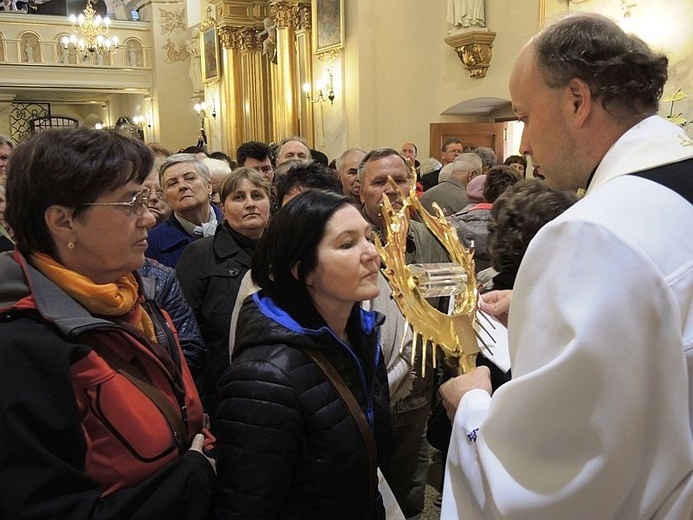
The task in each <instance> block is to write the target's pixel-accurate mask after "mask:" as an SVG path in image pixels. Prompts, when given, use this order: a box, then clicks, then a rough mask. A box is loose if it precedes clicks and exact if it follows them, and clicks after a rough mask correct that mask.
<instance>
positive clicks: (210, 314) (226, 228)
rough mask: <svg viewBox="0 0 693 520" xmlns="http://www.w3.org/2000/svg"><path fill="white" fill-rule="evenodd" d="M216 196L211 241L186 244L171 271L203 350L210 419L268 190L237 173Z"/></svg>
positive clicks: (248, 174)
mask: <svg viewBox="0 0 693 520" xmlns="http://www.w3.org/2000/svg"><path fill="white" fill-rule="evenodd" d="M219 195H220V199H221V203H222V204H221V205H222V209H223V212H224V221H223V223H222V224H221V225H220V226H219V227H218V228H217V232H216V234H215V235H214V236H213V237H209V238H204V239H202V240H198V241H197V242H195V243H193V244H190V246H189V247H188V248H187V249H186V250H185V251H184V252H183V255H182V256H181V258H180V260H179V261H178V265H177V266H176V271H177V273H178V279H179V281H180V285H181V287H182V289H183V293H184V294H185V297H186V299H187V300H188V303H189V304H190V306H191V307H192V309H193V311H194V312H195V316H196V317H197V322H198V323H199V325H200V330H201V331H202V338H203V339H204V342H205V345H206V346H207V357H206V360H205V363H204V368H203V373H202V385H201V391H202V394H203V395H202V399H203V402H204V404H205V410H206V411H207V412H208V413H209V415H210V418H212V419H213V418H214V413H215V411H216V394H217V384H218V382H219V378H220V377H221V374H223V373H224V370H225V369H226V367H228V366H229V326H230V322H231V314H232V312H233V306H234V302H235V301H236V295H237V294H238V289H239V287H240V284H241V280H242V279H243V275H244V274H245V273H246V272H247V271H248V270H249V269H250V263H251V260H252V258H253V255H254V254H255V247H256V245H257V241H258V240H259V239H260V237H261V236H262V234H263V233H264V231H265V228H266V227H267V223H268V222H269V211H270V186H269V184H268V183H267V181H266V180H265V178H264V177H263V176H262V175H261V174H260V173H259V172H258V171H257V170H254V169H252V168H239V169H237V170H234V171H233V172H232V173H231V174H229V175H228V176H227V177H226V178H225V179H224V181H223V182H222V183H221V187H220V189H219Z"/></svg>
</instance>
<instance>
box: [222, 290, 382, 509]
mask: <svg viewBox="0 0 693 520" xmlns="http://www.w3.org/2000/svg"><path fill="white" fill-rule="evenodd" d="M359 321H360V323H358V322H359ZM238 323H239V326H238V331H237V343H236V349H235V350H234V359H233V362H232V363H231V366H230V367H229V369H228V370H227V371H226V372H225V373H224V376H223V378H222V380H221V383H220V387H219V409H218V413H217V427H218V430H217V432H218V434H217V436H218V439H217V440H218V444H217V451H216V454H217V461H218V466H217V468H218V479H219V487H220V489H219V503H218V507H217V518H219V519H221V518H262V519H272V518H281V519H282V520H291V519H301V520H308V519H321V520H323V519H329V520H339V519H344V520H347V519H348V520H354V519H371V518H378V519H381V518H384V510H383V507H382V501H381V500H380V497H378V499H377V500H376V502H375V504H372V503H370V501H369V500H368V499H367V495H368V491H367V490H368V478H367V477H368V464H367V456H366V449H365V444H364V442H363V439H362V437H361V433H360V431H359V429H358V426H357V425H356V422H355V421H354V419H353V418H352V416H351V415H350V413H349V411H348V410H347V408H346V407H345V406H344V405H343V404H342V402H341V400H340V398H339V396H338V394H337V393H336V391H335V390H334V389H333V388H332V386H331V384H330V382H329V381H328V380H327V378H326V377H325V375H324V374H323V372H322V371H321V370H320V369H319V368H318V367H317V365H315V363H314V362H313V360H312V359H311V358H310V357H309V356H308V355H307V354H306V353H305V352H304V350H308V349H320V350H321V351H322V353H323V354H324V355H325V356H326V357H327V359H328V360H329V362H330V363H332V365H333V366H334V367H335V368H336V369H337V371H338V372H339V373H340V375H341V376H342V378H343V379H344V381H345V382H346V384H347V385H348V386H349V388H350V390H351V391H352V393H353V394H354V397H355V398H356V400H357V401H358V403H359V404H360V405H361V408H362V410H363V411H364V413H365V415H366V418H367V419H368V421H369V423H370V425H371V428H372V429H373V432H374V436H375V440H376V444H377V446H378V458H379V460H380V461H383V460H385V457H384V451H385V448H386V446H387V439H388V437H389V395H388V386H387V374H386V371H385V366H384V364H383V360H382V354H381V351H380V347H379V344H378V331H379V324H380V323H382V316H381V315H379V314H377V313H372V312H368V311H362V310H360V309H355V311H354V314H353V315H352V320H351V321H350V324H351V325H352V326H353V328H350V330H356V329H358V331H359V332H358V333H354V334H351V335H350V338H351V336H356V337H357V339H358V340H359V341H354V340H353V339H352V344H353V345H354V346H352V348H351V349H350V348H349V347H347V346H346V345H345V344H344V343H342V342H341V341H340V340H339V339H337V338H336V336H334V335H333V334H332V332H331V331H330V330H329V329H328V328H327V327H322V328H320V329H316V330H310V329H304V328H302V327H301V326H300V325H298V324H297V323H296V322H295V321H294V320H293V319H292V318H291V317H290V316H289V315H288V314H286V313H285V312H284V311H283V310H281V309H280V308H278V307H277V306H276V305H275V304H274V303H273V302H272V300H270V299H269V298H267V297H266V296H263V293H262V292H260V293H256V294H254V295H253V296H251V297H248V298H247V299H246V301H245V302H244V304H243V307H242V308H241V313H240V316H239V320H238Z"/></svg>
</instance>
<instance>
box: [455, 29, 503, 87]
mask: <svg viewBox="0 0 693 520" xmlns="http://www.w3.org/2000/svg"><path fill="white" fill-rule="evenodd" d="M495 38H496V33H494V32H489V31H469V32H462V33H459V34H455V35H452V36H448V37H447V38H445V43H447V44H448V45H449V46H450V47H452V48H453V49H454V51H455V52H456V53H457V56H458V57H459V58H460V61H461V62H462V66H463V67H464V68H465V69H466V70H467V72H469V77H471V78H483V77H484V76H486V72H488V68H489V66H490V65H491V58H492V52H491V49H492V48H493V40H494V39H495Z"/></svg>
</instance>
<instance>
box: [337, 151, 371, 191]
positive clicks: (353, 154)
mask: <svg viewBox="0 0 693 520" xmlns="http://www.w3.org/2000/svg"><path fill="white" fill-rule="evenodd" d="M365 156H366V152H365V151H364V150H361V148H349V149H348V150H345V151H344V152H342V155H340V156H339V157H337V160H336V161H335V165H336V167H337V177H339V182H341V183H342V193H344V195H346V196H347V197H349V198H351V199H353V200H354V201H355V202H359V201H360V199H359V183H358V173H359V164H360V163H361V161H362V160H363V158H364V157H365Z"/></svg>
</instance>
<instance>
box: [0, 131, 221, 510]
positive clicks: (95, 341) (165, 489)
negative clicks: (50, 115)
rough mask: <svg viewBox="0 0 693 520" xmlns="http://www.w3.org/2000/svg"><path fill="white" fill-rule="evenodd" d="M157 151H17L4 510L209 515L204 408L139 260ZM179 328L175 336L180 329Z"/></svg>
mask: <svg viewBox="0 0 693 520" xmlns="http://www.w3.org/2000/svg"><path fill="white" fill-rule="evenodd" d="M151 163H152V155H151V152H150V151H149V150H148V149H147V148H146V147H145V145H144V144H142V143H139V142H137V141H135V140H133V139H132V138H130V137H127V136H125V135H122V134H120V133H118V132H117V131H107V130H103V131H101V130H99V131H97V130H88V129H83V128H79V129H69V130H54V131H47V132H45V133H41V134H38V135H36V136H34V137H33V138H32V139H30V140H29V141H27V142H25V143H23V144H21V145H19V146H18V147H17V148H16V150H15V152H14V154H13V156H12V163H11V165H10V169H9V172H8V179H7V191H8V207H7V214H6V216H7V220H8V223H9V224H10V225H11V226H12V229H13V230H14V232H15V238H16V241H17V250H16V251H13V252H11V253H7V252H6V253H2V254H0V308H1V312H0V316H2V317H1V318H0V410H1V411H2V412H1V413H2V421H0V438H1V439H2V442H0V517H2V518H38V517H41V518H94V517H99V518H114V519H115V518H147V519H157V518H160V519H169V518H186V519H193V518H205V515H206V513H207V508H208V505H209V502H210V496H211V488H212V485H213V479H214V469H213V467H212V465H211V464H210V461H209V460H208V459H207V458H206V457H205V456H204V455H203V453H202V446H203V441H204V438H203V435H202V434H201V432H202V427H203V425H202V422H203V419H202V406H201V404H200V400H199V398H198V396H197V392H196V390H195V387H194V384H193V380H192V377H191V376H190V372H189V370H188V367H187V365H186V364H185V362H183V361H182V360H183V354H182V352H181V349H180V347H179V345H178V343H177V339H176V336H175V332H174V331H175V329H173V326H172V324H171V322H170V319H169V318H168V316H167V315H166V314H165V313H163V312H162V311H161V310H160V309H159V308H158V306H157V305H156V303H155V302H154V301H153V300H152V299H150V297H149V295H147V294H144V293H143V292H142V290H141V286H140V284H139V283H138V280H139V279H138V277H137V276H136V275H135V274H133V272H134V271H135V270H136V269H137V268H138V267H139V266H140V265H142V263H143V262H144V251H145V249H146V247H147V228H148V227H151V226H152V224H153V222H154V217H153V216H152V215H151V213H149V211H148V210H147V191H146V189H143V186H142V182H143V181H144V179H145V178H146V176H147V174H148V173H149V170H150V168H151ZM172 332H173V333H172Z"/></svg>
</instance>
